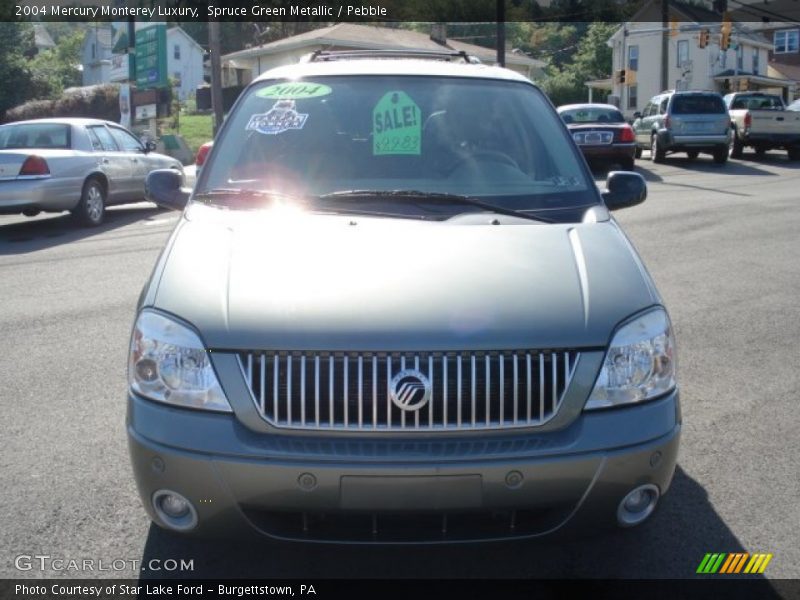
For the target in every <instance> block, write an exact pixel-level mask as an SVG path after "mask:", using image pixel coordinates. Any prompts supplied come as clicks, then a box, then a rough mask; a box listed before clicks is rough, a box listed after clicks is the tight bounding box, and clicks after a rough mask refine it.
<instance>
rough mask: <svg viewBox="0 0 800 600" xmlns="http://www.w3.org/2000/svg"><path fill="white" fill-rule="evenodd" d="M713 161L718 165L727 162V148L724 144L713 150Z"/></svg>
mask: <svg viewBox="0 0 800 600" xmlns="http://www.w3.org/2000/svg"><path fill="white" fill-rule="evenodd" d="M714 162H715V163H717V164H718V165H724V164H725V163H726V162H728V148H727V147H726V146H720V147H718V148H717V149H715V150H714Z"/></svg>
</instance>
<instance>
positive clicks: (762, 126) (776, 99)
mask: <svg viewBox="0 0 800 600" xmlns="http://www.w3.org/2000/svg"><path fill="white" fill-rule="evenodd" d="M725 104H726V105H727V107H728V112H729V113H730V115H731V123H732V126H733V133H732V135H731V146H730V153H731V156H732V157H734V158H741V156H742V151H743V150H744V148H745V147H748V146H749V147H752V148H753V149H754V150H755V152H756V154H758V155H759V156H762V155H763V154H764V153H765V152H766V151H767V150H773V149H775V148H782V149H785V150H786V153H787V154H788V156H789V160H800V113H798V112H795V111H787V110H786V107H785V105H784V104H783V99H782V98H781V97H780V96H778V95H776V94H765V93H763V92H739V93H736V94H728V95H726V96H725Z"/></svg>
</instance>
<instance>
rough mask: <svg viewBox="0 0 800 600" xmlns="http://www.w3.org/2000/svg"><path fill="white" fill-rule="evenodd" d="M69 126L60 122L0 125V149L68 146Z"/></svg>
mask: <svg viewBox="0 0 800 600" xmlns="http://www.w3.org/2000/svg"><path fill="white" fill-rule="evenodd" d="M69 130H70V127H69V125H62V124H60V123H25V124H20V125H4V126H3V127H0V149H3V150H10V149H14V148H69V147H70V135H69V134H70V131H69Z"/></svg>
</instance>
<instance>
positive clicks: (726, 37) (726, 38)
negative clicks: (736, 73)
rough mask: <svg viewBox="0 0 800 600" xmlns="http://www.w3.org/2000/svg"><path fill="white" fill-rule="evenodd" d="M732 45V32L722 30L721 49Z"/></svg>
mask: <svg viewBox="0 0 800 600" xmlns="http://www.w3.org/2000/svg"><path fill="white" fill-rule="evenodd" d="M730 45H731V34H730V33H729V32H725V31H723V32H722V37H721V38H720V40H719V49H720V50H727V49H728V47H729V46H730Z"/></svg>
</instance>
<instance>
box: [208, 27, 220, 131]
mask: <svg viewBox="0 0 800 600" xmlns="http://www.w3.org/2000/svg"><path fill="white" fill-rule="evenodd" d="M208 45H209V48H210V51H211V107H212V108H213V109H214V135H216V134H217V131H219V128H220V127H221V126H222V118H223V114H224V113H223V109H222V63H221V61H220V43H219V21H209V22H208Z"/></svg>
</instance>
